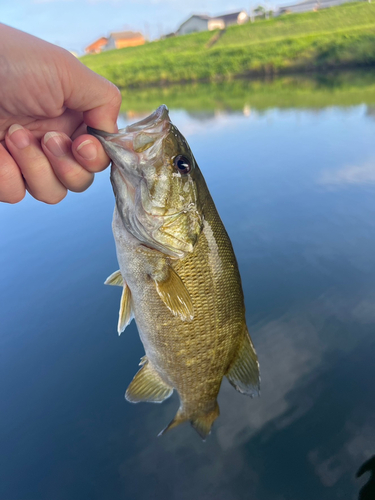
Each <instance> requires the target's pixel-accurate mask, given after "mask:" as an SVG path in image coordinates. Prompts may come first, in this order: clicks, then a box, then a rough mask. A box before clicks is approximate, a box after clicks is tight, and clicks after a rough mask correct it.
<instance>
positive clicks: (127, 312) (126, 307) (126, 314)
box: [117, 283, 133, 335]
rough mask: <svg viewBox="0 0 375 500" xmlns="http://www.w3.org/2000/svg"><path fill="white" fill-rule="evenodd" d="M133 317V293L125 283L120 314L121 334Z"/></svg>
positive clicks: (118, 325)
mask: <svg viewBox="0 0 375 500" xmlns="http://www.w3.org/2000/svg"><path fill="white" fill-rule="evenodd" d="M132 319H133V315H132V308H131V293H130V289H129V287H128V285H127V284H126V283H124V287H123V289H122V295H121V302H120V311H119V315H118V324H117V332H118V334H119V335H121V334H122V332H123V331H124V330H125V328H126V327H127V326H128V324H129V323H130V322H131V320H132Z"/></svg>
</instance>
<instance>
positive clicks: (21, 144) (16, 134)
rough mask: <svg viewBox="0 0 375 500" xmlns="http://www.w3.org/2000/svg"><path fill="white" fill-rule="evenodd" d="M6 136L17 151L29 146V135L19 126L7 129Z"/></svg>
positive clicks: (15, 125)
mask: <svg viewBox="0 0 375 500" xmlns="http://www.w3.org/2000/svg"><path fill="white" fill-rule="evenodd" d="M8 136H9V137H10V139H11V141H12V142H13V144H14V145H15V146H16V148H18V149H24V148H27V146H29V145H30V138H29V135H28V133H27V132H26V130H25V129H24V128H23V127H21V125H17V124H14V125H12V126H11V127H9V130H8Z"/></svg>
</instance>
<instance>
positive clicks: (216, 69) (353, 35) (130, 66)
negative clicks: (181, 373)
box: [81, 2, 375, 88]
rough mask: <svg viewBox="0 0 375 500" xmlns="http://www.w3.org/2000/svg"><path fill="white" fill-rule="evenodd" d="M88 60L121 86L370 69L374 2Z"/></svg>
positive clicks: (86, 60) (374, 62) (85, 60)
mask: <svg viewBox="0 0 375 500" xmlns="http://www.w3.org/2000/svg"><path fill="white" fill-rule="evenodd" d="M214 36H215V32H208V31H207V32H202V33H195V34H191V35H185V36H180V37H174V38H169V39H166V40H160V41H156V42H151V43H148V44H146V45H143V46H139V47H129V48H126V49H120V50H113V51H108V52H103V53H101V54H96V55H88V56H84V57H82V58H81V61H82V62H83V63H84V64H86V65H87V66H88V67H89V68H91V69H92V70H94V71H96V72H97V73H99V74H101V75H103V76H105V77H106V78H108V79H109V80H111V81H113V82H114V83H115V84H116V85H117V86H119V87H121V88H136V87H147V86H160V85H170V84H177V83H188V82H218V81H224V80H232V79H234V78H236V77H239V76H263V75H274V74H287V73H297V72H305V71H310V72H311V71H323V70H327V69H332V68H349V67H365V66H373V65H374V66H375V4H373V3H365V2H359V3H350V4H345V5H342V6H339V7H333V8H330V9H325V10H322V11H318V12H308V13H305V14H289V15H283V16H280V17H277V18H274V19H268V20H259V21H256V22H255V23H247V24H245V25H242V26H232V27H230V28H228V29H227V30H226V32H225V33H224V34H223V36H221V37H220V38H219V39H218V41H217V43H214V44H212V43H210V41H211V40H212V37H214Z"/></svg>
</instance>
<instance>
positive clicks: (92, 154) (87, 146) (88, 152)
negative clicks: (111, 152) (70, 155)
mask: <svg viewBox="0 0 375 500" xmlns="http://www.w3.org/2000/svg"><path fill="white" fill-rule="evenodd" d="M78 151H79V154H80V155H81V156H82V158H84V159H85V160H95V158H96V157H97V155H98V152H97V149H96V146H95V144H94V143H93V142H92V141H90V140H87V141H83V142H82V143H81V144H80V145H79V146H78V148H77V152H78Z"/></svg>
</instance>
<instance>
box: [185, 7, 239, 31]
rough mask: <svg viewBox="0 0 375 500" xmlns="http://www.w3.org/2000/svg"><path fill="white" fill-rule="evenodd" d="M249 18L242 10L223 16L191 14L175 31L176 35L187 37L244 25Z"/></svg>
mask: <svg viewBox="0 0 375 500" xmlns="http://www.w3.org/2000/svg"><path fill="white" fill-rule="evenodd" d="M248 20H249V16H248V15H247V13H246V12H245V11H244V10H241V11H239V12H233V13H231V14H223V15H221V16H208V15H206V14H193V15H192V16H190V17H189V19H187V20H186V21H185V22H183V23H182V24H181V26H180V27H179V28H178V30H177V31H176V34H177V35H187V34H189V33H197V32H198V31H212V30H216V29H220V30H222V29H225V28H227V27H228V26H231V25H233V24H244V23H246V22H247V21H248Z"/></svg>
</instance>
